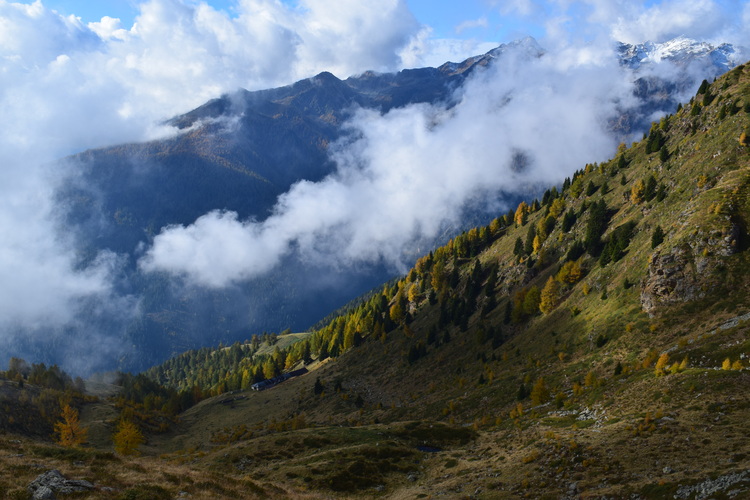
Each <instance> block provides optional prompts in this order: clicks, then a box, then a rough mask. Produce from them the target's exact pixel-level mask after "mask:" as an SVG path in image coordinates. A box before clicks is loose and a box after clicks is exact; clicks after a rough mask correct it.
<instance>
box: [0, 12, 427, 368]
mask: <svg viewBox="0 0 750 500" xmlns="http://www.w3.org/2000/svg"><path fill="white" fill-rule="evenodd" d="M139 8H140V13H139V15H138V16H137V18H136V21H135V23H134V24H133V26H123V25H122V23H121V22H120V21H119V20H118V19H113V18H110V17H104V18H102V19H101V20H100V21H98V22H93V23H89V24H88V25H85V24H83V23H82V22H81V21H80V19H79V18H77V17H74V16H68V17H64V16H61V15H59V14H57V13H56V12H54V11H52V10H50V9H48V8H47V7H46V6H45V5H44V3H43V2H41V1H39V0H37V1H35V2H33V3H30V4H22V3H14V2H8V1H5V0H0V112H2V116H3V121H4V123H5V124H6V127H4V130H3V134H0V165H2V170H0V223H2V227H3V239H2V242H0V280H1V282H2V283H3V285H2V287H0V311H1V312H2V314H1V315H0V351H2V352H15V351H13V350H12V349H13V346H16V347H17V348H18V349H20V348H21V347H19V346H27V347H28V346H30V345H31V343H33V342H31V341H32V340H34V339H36V340H38V341H39V342H47V343H53V341H54V340H55V339H62V338H68V336H69V335H73V334H74V335H76V336H77V338H79V339H80V338H89V337H88V336H87V335H86V333H85V332H86V327H85V325H83V324H82V323H81V318H82V314H85V315H87V317H89V318H93V317H96V316H97V315H98V314H101V315H108V316H110V317H114V316H119V317H122V318H127V317H129V316H130V315H132V314H136V313H137V300H136V299H135V298H133V297H127V296H121V295H120V293H121V292H118V291H117V289H118V288H117V286H116V282H117V279H119V278H118V277H119V276H120V269H121V265H122V264H121V263H122V256H116V255H113V254H111V253H108V252H103V253H102V254H101V255H99V256H86V258H84V257H83V256H82V255H80V254H79V253H78V248H77V242H76V241H75V240H73V239H72V237H71V236H70V235H69V234H67V233H66V231H65V230H63V229H62V224H63V222H62V221H60V220H59V219H58V217H57V213H58V212H59V208H60V207H57V206H55V202H54V192H55V188H56V186H57V185H58V182H59V181H60V178H61V176H62V175H68V174H70V175H75V165H68V166H67V167H65V168H63V167H61V166H59V165H56V164H54V163H53V162H54V161H55V160H57V159H59V158H61V157H64V156H66V155H69V154H73V153H77V152H80V151H82V150H85V149H88V148H95V147H102V146H108V145H112V144H120V143H127V142H133V141H145V140H150V139H154V138H159V137H164V136H165V135H169V134H173V133H174V130H171V129H169V128H168V127H164V126H162V125H160V123H162V122H163V120H165V119H166V118H169V117H171V116H173V115H175V114H177V113H181V112H185V111H187V110H189V109H191V108H194V107H196V106H198V105H200V104H202V103H203V102H205V101H206V100H208V99H210V98H214V97H217V96H218V95H220V94H221V93H223V92H229V91H234V90H236V89H237V88H239V87H245V88H266V87H271V86H274V85H282V84H288V83H291V82H293V81H295V80H297V79H300V78H304V77H308V76H311V75H313V74H315V73H317V72H320V71H323V70H332V71H335V72H337V73H338V74H340V75H342V76H348V75H349V74H352V73H357V72H362V71H364V70H367V69H378V70H390V69H396V68H398V67H399V66H400V65H401V64H402V59H401V57H400V55H399V53H400V51H401V50H402V49H403V47H405V46H406V45H408V43H409V41H410V39H411V38H412V37H413V36H415V35H416V34H417V32H418V31H419V30H420V26H419V25H418V23H417V21H416V20H415V19H414V17H413V16H412V15H411V14H410V12H409V11H408V9H407V8H406V6H405V3H404V2H403V1H400V0H389V1H386V2H378V3H377V4H376V3H367V4H364V3H360V2H357V1H354V0H348V1H343V2H337V3H336V4H335V5H333V4H331V3H330V2H324V1H320V0H305V1H301V2H300V3H299V4H298V5H297V6H295V7H290V6H288V5H286V4H283V3H280V2H277V1H274V0H243V1H240V2H238V3H237V4H236V8H235V9H233V13H234V14H233V15H232V16H230V15H228V14H227V13H225V12H223V11H218V10H215V9H213V8H212V7H210V6H208V5H206V4H205V3H203V2H192V1H187V0H185V1H181V0H149V1H147V2H143V3H141V4H140V5H139ZM114 305H116V307H117V308H118V310H120V314H119V315H115V314H114V313H113V311H111V310H110V308H111V307H113V306H114ZM97 311H99V312H97ZM105 311H109V312H107V313H106V314H105ZM120 326H122V325H120ZM108 328H109V329H110V330H112V331H111V335H110V336H109V338H110V340H109V341H107V342H104V341H102V342H92V343H91V345H92V346H97V345H99V346H100V349H101V351H102V352H104V351H105V345H104V344H106V346H108V347H107V348H106V350H107V354H106V356H113V355H114V354H113V350H119V349H121V348H124V346H122V345H121V343H118V341H117V339H116V337H117V335H118V334H119V333H120V332H119V331H115V328H116V327H115V325H113V324H109V325H108ZM27 344H28V345H27ZM49 345H52V344H49ZM114 345H117V348H116V349H114V348H112V349H110V347H112V346H114ZM29 348H30V347H29ZM66 349H67V350H70V354H71V356H70V357H69V359H73V357H74V351H72V350H71V349H73V345H72V343H71V342H62V343H61V344H60V350H61V352H59V353H57V354H58V357H59V358H60V359H62V358H65V357H66V354H65V353H64V352H62V351H63V350H66ZM2 362H3V361H2V360H0V363H2Z"/></svg>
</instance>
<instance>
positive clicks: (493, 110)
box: [141, 49, 629, 286]
mask: <svg viewBox="0 0 750 500" xmlns="http://www.w3.org/2000/svg"><path fill="white" fill-rule="evenodd" d="M610 61H611V63H610V64H609V65H602V64H601V63H600V62H597V64H592V63H591V62H590V61H576V64H575V66H572V65H571V66H563V65H561V64H560V62H559V60H558V59H556V57H554V56H553V55H551V54H550V55H548V56H545V57H543V58H541V59H530V60H529V59H528V57H527V55H526V53H525V52H524V50H523V49H522V50H520V51H519V52H518V53H514V52H510V53H508V54H507V55H506V56H505V57H504V58H503V60H502V61H500V62H499V63H498V64H496V65H494V66H492V67H491V69H490V70H488V71H486V72H484V73H480V74H478V75H477V77H476V78H474V79H472V80H471V81H470V82H469V83H468V84H467V85H466V86H465V88H464V89H463V90H462V96H461V103H460V104H459V105H458V106H456V107H455V108H453V109H450V110H448V109H444V108H441V107H438V106H429V105H413V106H409V107H406V108H403V109H395V110H392V111H391V112H389V113H388V114H386V115H384V116H381V115H379V114H378V113H377V112H374V111H366V110H362V111H360V112H359V113H358V114H357V115H356V116H355V118H354V119H353V120H352V121H351V122H350V123H349V125H348V126H349V127H351V128H352V129H353V130H354V131H355V132H356V133H355V134H354V137H358V139H357V140H355V141H354V142H351V143H341V144H338V145H336V146H335V147H334V152H333V158H334V160H335V161H336V163H337V171H336V173H335V174H333V175H331V176H329V177H328V178H326V179H324V180H323V181H321V182H319V183H311V182H301V183H299V184H297V185H295V186H293V187H292V188H291V189H290V190H289V192H287V193H286V194H285V195H283V196H282V197H281V198H280V199H279V202H278V204H277V206H276V209H275V211H274V213H273V215H272V216H271V217H269V218H268V219H267V220H265V221H262V222H254V221H245V222H243V221H238V220H237V219H236V217H235V216H234V215H233V214H231V215H227V214H210V215H209V216H207V217H203V218H201V219H200V220H198V221H197V222H196V223H195V224H193V225H190V226H187V227H171V228H167V229H165V230H164V231H163V232H162V233H161V234H160V235H159V236H157V238H156V239H155V240H154V245H153V247H152V248H151V249H149V251H148V252H147V254H146V257H145V258H144V259H143V260H142V262H141V265H142V266H143V268H144V269H145V270H147V271H155V270H160V271H169V272H172V273H175V274H179V275H182V276H187V277H188V278H190V279H191V280H192V281H194V282H196V283H198V284H202V285H205V286H225V285H227V284H229V283H232V282H234V281H238V280H243V279H247V278H249V277H253V276H256V275H257V274H259V273H263V272H267V271H268V270H269V269H271V268H273V266H274V265H276V264H277V263H278V262H279V259H280V256H282V255H287V254H289V253H291V252H298V253H299V255H301V256H302V258H304V259H309V260H310V261H312V262H315V263H316V264H320V263H326V262H327V263H328V264H329V265H342V264H343V265H354V264H356V263H359V262H369V263H372V262H379V261H381V260H385V261H386V262H389V263H391V264H392V265H394V266H397V267H401V268H403V266H404V265H405V264H406V263H408V260H409V259H410V258H411V257H407V256H406V252H408V251H409V249H411V248H413V246H414V244H415V242H417V241H420V240H424V239H427V240H429V239H431V238H434V237H435V236H436V235H437V234H438V231H439V230H440V228H441V227H443V226H444V225H445V224H446V223H452V222H456V221H457V219H458V217H460V214H461V209H462V208H463V207H464V206H466V205H467V204H468V203H473V202H476V201H477V200H480V203H487V202H490V201H491V199H487V198H486V197H487V196H491V195H492V194H494V193H496V192H497V191H499V190H503V189H505V190H514V191H517V190H518V189H520V188H522V186H529V185H538V184H549V183H550V182H559V181H562V178H563V177H565V176H566V175H569V174H570V172H572V171H573V170H575V169H576V168H578V167H580V166H581V165H583V164H584V163H585V162H587V161H594V160H603V159H606V157H607V156H608V155H609V154H610V153H611V152H612V151H613V149H614V146H615V144H614V139H612V138H611V137H610V136H609V135H608V134H607V133H606V132H605V131H604V127H603V124H604V122H605V121H606V119H608V118H610V117H612V116H614V113H615V108H614V101H615V98H616V97H622V96H624V95H627V91H628V89H629V83H628V81H627V78H626V76H625V75H624V74H623V73H622V72H620V70H619V69H618V67H617V65H616V62H615V61H614V59H610ZM519 154H523V155H525V157H526V158H527V159H528V162H529V164H528V167H527V168H526V169H525V170H523V171H517V170H516V169H515V168H514V165H513V159H514V158H518V155H519ZM184 245H186V246H184ZM238 249H241V250H238ZM238 256H239V258H238ZM225 262H231V266H232V269H233V270H234V272H233V273H231V272H227V271H226V269H225V266H224V263H225Z"/></svg>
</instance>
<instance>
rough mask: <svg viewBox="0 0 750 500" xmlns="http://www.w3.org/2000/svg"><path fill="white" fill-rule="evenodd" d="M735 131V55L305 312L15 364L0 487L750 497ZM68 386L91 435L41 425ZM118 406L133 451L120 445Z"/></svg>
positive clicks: (745, 269) (742, 130) (744, 105)
mask: <svg viewBox="0 0 750 500" xmlns="http://www.w3.org/2000/svg"><path fill="white" fill-rule="evenodd" d="M748 136H750V65H739V66H737V67H736V68H735V69H733V70H731V71H729V72H728V73H726V74H725V75H723V76H721V77H720V78H718V79H717V80H716V81H714V82H711V83H710V82H708V81H705V82H704V84H702V85H701V87H700V89H699V90H698V92H697V93H696V94H695V95H694V96H693V97H692V99H691V100H690V102H687V103H685V104H683V105H681V106H680V107H679V109H678V110H677V111H676V112H675V113H674V114H672V115H668V116H665V117H663V118H662V119H660V121H657V122H655V123H654V124H653V125H652V127H651V129H650V130H649V132H648V133H647V134H644V137H643V139H642V140H640V141H637V142H634V143H633V144H631V145H630V146H627V145H625V144H623V145H621V147H620V149H619V150H618V152H617V154H616V155H615V156H614V157H613V158H611V159H609V160H608V161H606V162H602V163H592V164H587V165H581V167H580V169H579V170H578V171H576V172H575V174H574V175H572V176H571V177H569V178H567V179H566V180H565V182H564V183H563V184H562V186H549V188H548V189H547V191H545V192H544V195H543V196H541V197H540V198H537V199H533V200H526V201H524V202H521V203H519V205H518V206H517V207H516V208H515V209H514V210H510V211H508V212H507V213H504V214H498V215H497V217H496V218H495V219H493V220H492V222H491V223H490V224H488V225H486V226H481V227H477V228H474V229H471V230H468V231H466V232H464V233H462V234H460V235H458V236H456V237H454V238H452V239H450V240H449V241H448V243H447V244H446V245H444V246H441V247H438V248H436V249H435V250H434V251H432V252H430V253H429V254H427V255H424V256H422V257H420V258H419V259H418V260H417V261H416V264H415V266H414V267H413V268H412V269H411V270H410V271H409V272H408V273H406V274H405V275H404V276H402V277H401V278H400V279H398V280H395V281H392V282H389V283H387V284H385V285H383V286H382V287H381V288H378V289H376V290H375V291H373V292H372V293H371V294H369V295H367V296H365V297H363V298H362V300H361V301H359V302H355V303H353V304H350V306H349V307H348V308H347V309H345V310H342V311H340V313H339V314H338V315H334V316H333V317H331V318H330V319H329V321H328V322H327V323H326V324H323V325H321V326H320V327H319V328H316V329H314V330H313V331H310V332H306V333H305V334H299V333H290V332H288V333H286V334H284V335H279V336H277V335H267V336H265V337H264V338H263V339H262V340H261V338H259V337H256V340H254V344H255V345H253V343H252V342H248V343H237V344H234V345H233V346H223V345H222V346H220V347H219V348H217V349H209V348H203V349H201V350H193V351H188V352H186V353H184V354H182V355H180V356H176V357H174V358H172V359H171V360H169V361H167V362H165V363H163V364H161V365H157V366H154V367H153V368H151V369H149V370H148V371H146V372H144V373H142V374H140V375H138V376H131V378H128V377H124V378H123V379H122V380H121V381H115V380H113V381H112V382H116V384H115V385H114V386H113V385H109V386H100V389H105V388H107V387H109V388H110V389H112V390H113V392H114V397H111V398H108V397H107V396H106V394H105V393H104V392H101V393H100V394H101V396H100V397H99V398H95V397H94V396H92V395H90V394H89V395H88V396H86V395H84V394H82V393H78V392H76V390H79V389H80V387H79V386H78V385H77V384H76V383H75V381H68V382H65V383H63V382H60V385H59V387H58V388H57V389H54V390H53V389H51V388H49V387H47V388H46V389H44V388H42V387H44V386H43V385H42V382H43V381H44V380H48V379H51V378H52V377H51V376H49V377H46V378H44V377H42V375H39V376H38V377H37V378H29V377H30V375H28V376H24V375H23V374H21V373H20V372H19V373H11V372H10V370H9V372H6V373H5V379H4V380H2V381H1V383H2V386H0V387H2V390H3V395H4V400H3V401H4V404H5V408H4V410H5V411H4V412H3V413H2V414H1V415H3V416H4V418H5V419H4V420H3V421H2V422H0V423H1V424H2V429H3V431H2V433H0V470H2V471H4V472H3V473H2V475H0V496H5V497H7V498H18V499H20V498H28V497H29V493H28V492H27V489H26V487H27V485H28V484H29V483H31V481H32V480H34V478H35V477H37V476H38V475H39V474H40V473H41V472H43V471H44V470H47V469H52V468H55V469H59V470H60V471H61V472H62V473H63V475H65V476H66V477H68V478H70V479H82V480H86V481H89V482H90V483H91V484H92V489H90V490H88V491H85V492H80V493H75V495H74V496H73V495H70V496H69V497H70V498H122V499H140V498H144V499H145V498H398V499H402V498H403V499H417V498H481V499H491V498H492V499H494V498H550V499H552V498H554V499H558V498H571V499H573V498H575V499H577V498H623V499H625V498H628V499H636V498H642V499H659V498H680V499H696V500H697V499H707V498H742V497H745V496H747V495H748V494H750V493H748V492H750V442H749V441H748V440H747V435H748V432H750V428H748V427H749V426H750V424H749V423H748V419H747V415H748V408H750V394H748V392H747V390H746V388H747V387H748V383H750V335H749V334H750V302H748V297H750V235H749V233H748V223H749V222H750V139H748ZM302 367H305V368H306V369H307V370H308V373H305V374H303V375H301V376H298V377H295V378H292V379H290V380H287V381H285V382H283V383H280V384H278V385H276V386H274V387H271V388H269V389H267V390H264V391H253V390H252V389H250V386H251V384H252V383H253V382H256V381H260V380H263V379H267V378H271V375H277V374H280V373H283V372H285V371H291V370H296V369H300V368H302ZM37 372H39V373H41V371H40V370H37ZM62 379H64V377H62ZM37 380H38V382H34V381H37ZM32 382H34V383H32ZM45 383H46V382H45ZM117 385H119V386H120V387H121V388H120V389H118V387H117ZM54 391H58V392H54ZM63 399H67V400H68V401H69V402H70V404H72V405H73V406H75V407H77V408H80V415H81V424H82V425H83V426H85V427H88V428H89V435H88V444H87V445H85V446H83V447H73V448H65V447H61V446H58V445H56V444H54V443H52V442H51V441H50V440H49V438H47V437H45V435H48V434H47V433H48V432H49V429H51V427H52V424H53V423H54V421H55V420H57V418H59V417H57V416H56V415H55V414H54V406H55V404H56V403H57V402H58V401H62V400H63ZM14 401H15V402H18V403H19V404H16V405H14V404H11V403H12V402H14ZM45 401H46V402H48V403H49V406H45V405H44V404H42V403H44V402H45ZM40 402H41V403H40ZM21 403H23V404H21ZM12 408H16V410H17V411H18V412H20V413H13V412H11V409H12ZM40 408H42V409H40ZM16 410H14V411H16ZM8 415H13V416H14V421H13V422H10V421H9V420H8V418H7V416H8ZM31 416H34V418H37V419H39V422H45V423H44V425H46V426H47V430H46V431H45V432H38V433H37V434H34V433H33V432H32V430H33V429H28V428H26V427H24V426H23V425H21V424H19V422H18V421H19V420H21V421H24V422H30V421H31ZM122 419H130V420H133V421H136V422H138V423H139V424H140V427H141V430H142V432H143V435H144V438H145V443H143V444H142V445H140V446H138V447H136V450H137V452H138V453H140V456H137V455H135V456H132V455H127V456H123V455H120V454H116V453H114V452H113V451H112V443H111V437H110V436H111V435H112V432H113V431H114V430H115V427H116V426H117V424H118V421H120V420H122ZM40 425H42V424H40ZM60 498H68V496H64V495H60Z"/></svg>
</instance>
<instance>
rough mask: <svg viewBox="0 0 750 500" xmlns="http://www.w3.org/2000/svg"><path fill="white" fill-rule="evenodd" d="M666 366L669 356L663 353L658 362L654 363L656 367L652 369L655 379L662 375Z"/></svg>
mask: <svg viewBox="0 0 750 500" xmlns="http://www.w3.org/2000/svg"><path fill="white" fill-rule="evenodd" d="M668 364H669V354H667V353H666V352H665V353H663V354H662V355H661V356H659V360H658V361H657V362H656V367H654V374H655V375H656V376H657V377H658V376H661V375H664V370H665V369H666V368H667V366H668Z"/></svg>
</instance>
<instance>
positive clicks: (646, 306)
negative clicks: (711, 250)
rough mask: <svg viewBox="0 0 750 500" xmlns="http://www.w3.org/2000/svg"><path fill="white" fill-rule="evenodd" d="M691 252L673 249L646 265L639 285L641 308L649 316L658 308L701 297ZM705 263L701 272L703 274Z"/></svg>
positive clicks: (655, 255)
mask: <svg viewBox="0 0 750 500" xmlns="http://www.w3.org/2000/svg"><path fill="white" fill-rule="evenodd" d="M692 261H693V255H692V251H690V250H687V249H684V248H673V249H672V250H671V251H670V252H669V253H661V252H656V253H655V254H653V255H652V256H651V260H650V262H649V265H648V276H647V277H646V278H645V279H644V280H643V281H642V282H641V307H642V308H643V310H644V311H645V312H646V313H648V314H649V315H653V313H654V310H655V309H656V308H657V307H658V306H659V305H662V304H675V303H680V302H687V301H690V300H695V299H699V298H701V297H703V296H704V295H705V293H704V292H703V291H702V287H701V286H700V283H699V276H698V272H697V268H696V265H695V264H694V263H693V262H692ZM705 264H706V263H705V262H702V263H701V266H700V267H701V268H704V271H705Z"/></svg>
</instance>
